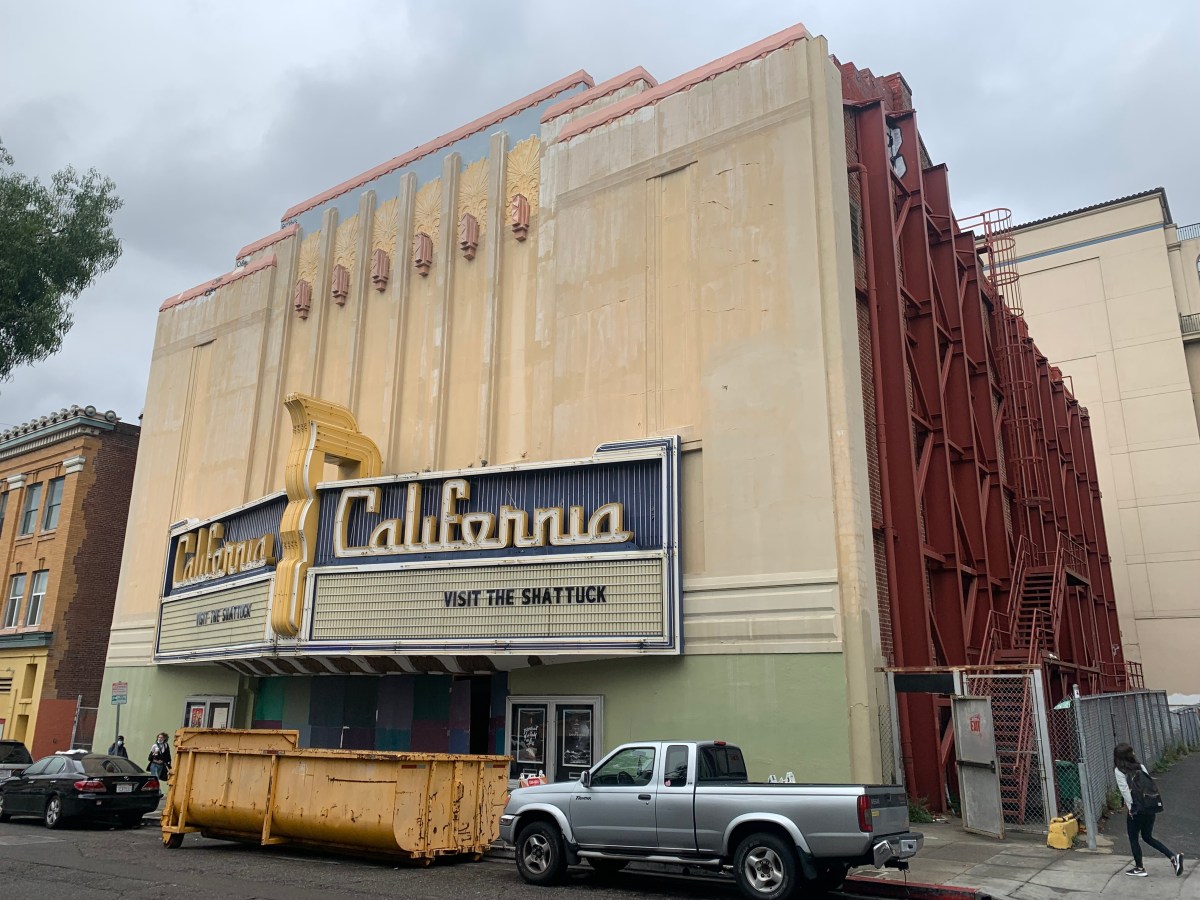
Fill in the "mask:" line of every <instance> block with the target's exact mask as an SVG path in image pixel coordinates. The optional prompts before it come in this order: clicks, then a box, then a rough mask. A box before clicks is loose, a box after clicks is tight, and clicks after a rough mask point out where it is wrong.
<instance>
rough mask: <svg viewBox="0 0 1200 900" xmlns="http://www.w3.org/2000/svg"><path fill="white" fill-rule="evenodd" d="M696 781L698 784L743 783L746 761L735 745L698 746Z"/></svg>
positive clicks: (745, 779) (744, 780)
mask: <svg viewBox="0 0 1200 900" xmlns="http://www.w3.org/2000/svg"><path fill="white" fill-rule="evenodd" d="M699 769H700V771H699V773H698V778H697V780H698V782H699V783H700V784H705V783H708V784H714V783H720V784H738V783H741V784H744V783H745V782H746V781H748V780H749V779H748V778H747V777H746V761H745V760H744V759H743V758H742V751H741V750H740V749H738V748H737V747H728V746H726V747H716V746H707V747H701V748H700V754H699Z"/></svg>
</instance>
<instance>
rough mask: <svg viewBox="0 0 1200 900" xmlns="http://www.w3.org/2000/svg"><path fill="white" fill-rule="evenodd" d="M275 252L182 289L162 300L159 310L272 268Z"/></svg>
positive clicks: (163, 310) (162, 310) (169, 307)
mask: <svg viewBox="0 0 1200 900" xmlns="http://www.w3.org/2000/svg"><path fill="white" fill-rule="evenodd" d="M274 266H275V254H274V253H272V254H271V255H270V256H264V257H263V258H262V259H257V260H255V261H254V262H252V263H250V265H248V266H242V267H241V268H240V269H234V270H233V271H232V272H226V273H225V274H224V275H222V276H221V277H220V278H214V279H213V280H212V281H206V282H204V284H198V285H196V286H195V287H194V288H192V289H191V290H190V291H184V292H183V293H182V294H176V295H175V296H174V297H168V298H167V299H166V300H164V301H163V305H162V306H160V307H159V308H158V311H159V312H165V311H166V310H168V309H172V308H173V307H176V306H180V305H182V304H184V303H187V302H188V301H189V300H195V299H196V298H197V297H203V296H204V295H205V294H207V293H208V292H209V291H215V290H216V289H217V288H223V287H225V285H227V284H233V283H234V282H235V281H240V280H241V279H243V278H245V277H246V276H247V275H253V274H254V273H255V272H261V271H262V270H263V269H270V268H274Z"/></svg>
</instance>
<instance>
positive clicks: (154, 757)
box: [147, 731, 171, 781]
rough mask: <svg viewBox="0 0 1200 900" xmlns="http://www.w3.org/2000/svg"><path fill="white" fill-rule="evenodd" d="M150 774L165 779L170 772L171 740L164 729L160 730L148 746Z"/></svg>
mask: <svg viewBox="0 0 1200 900" xmlns="http://www.w3.org/2000/svg"><path fill="white" fill-rule="evenodd" d="M147 759H148V761H149V763H150V774H151V775H153V776H154V777H155V778H157V779H158V780H159V781H166V780H167V778H168V777H169V776H170V774H171V741H170V739H169V738H168V737H167V733H166V732H165V731H160V732H159V733H158V737H157V738H155V739H154V744H153V746H151V748H150V756H149V757H147Z"/></svg>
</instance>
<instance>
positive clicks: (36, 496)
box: [21, 484, 42, 534]
mask: <svg viewBox="0 0 1200 900" xmlns="http://www.w3.org/2000/svg"><path fill="white" fill-rule="evenodd" d="M41 503H42V486H41V485H40V484H31V485H29V487H27V488H25V505H24V506H22V507H21V534H33V529H34V528H35V527H36V526H37V514H38V507H39V506H41Z"/></svg>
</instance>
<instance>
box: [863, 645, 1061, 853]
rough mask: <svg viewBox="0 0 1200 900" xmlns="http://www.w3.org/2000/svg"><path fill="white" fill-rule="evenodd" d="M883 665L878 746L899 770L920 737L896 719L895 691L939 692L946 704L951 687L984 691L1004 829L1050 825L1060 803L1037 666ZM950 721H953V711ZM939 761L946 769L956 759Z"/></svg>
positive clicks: (956, 691) (974, 693)
mask: <svg viewBox="0 0 1200 900" xmlns="http://www.w3.org/2000/svg"><path fill="white" fill-rule="evenodd" d="M883 671H884V672H885V674H886V676H887V681H888V700H889V706H890V709H889V710H888V716H887V719H888V721H886V722H881V723H880V724H881V728H880V737H881V743H882V747H881V749H882V750H883V753H884V755H885V758H889V757H890V760H891V767H892V768H893V769H894V771H895V772H896V773H897V776H899V777H903V775H904V774H905V769H906V762H908V761H909V757H910V756H911V754H912V753H913V752H914V746H916V745H917V742H916V740H915V739H914V740H912V741H911V742H910V741H907V740H906V736H905V735H904V734H903V732H902V729H901V727H900V721H899V716H898V715H897V712H896V711H897V709H898V705H899V704H898V702H897V694H902V693H929V694H934V695H940V696H941V697H943V698H945V699H944V700H943V701H942V702H944V703H946V704H947V705H949V704H950V702H951V700H950V698H952V697H953V696H956V695H957V696H964V697H986V698H988V700H989V701H990V704H991V711H992V729H993V735H994V738H995V749H996V767H997V769H998V775H999V780H1000V806H1001V809H1002V810H1003V814H1004V827H1005V830H1006V831H1030V832H1034V833H1040V834H1045V833H1046V832H1047V831H1048V830H1049V827H1050V820H1051V819H1053V818H1054V817H1055V816H1057V815H1058V805H1057V796H1056V793H1055V782H1054V754H1053V752H1052V751H1051V744H1050V729H1049V723H1048V716H1047V709H1046V692H1045V687H1044V685H1043V682H1042V671H1041V669H1040V668H1038V667H1037V666H1031V665H1014V666H969V667H968V666H946V667H920V668H910V669H905V668H899V667H898V668H888V669H885V670H883ZM951 712H952V710H951ZM950 721H951V722H952V723H953V716H952V715H951V717H950ZM888 726H890V727H888ZM968 726H969V723H968ZM946 746H947V747H949V744H948V743H947V744H946ZM942 762H944V764H945V765H946V767H947V771H948V767H949V765H950V764H951V763H952V762H953V760H952V759H944V760H942ZM897 780H899V778H898V779H897ZM905 788H906V790H908V792H909V795H910V796H912V797H918V796H919V795H917V794H914V793H913V791H914V786H913V785H911V784H907V783H906V784H905ZM956 788H957V789H961V784H960V785H953V786H951V784H949V783H947V784H946V790H947V791H948V792H953V790H954V789H956ZM951 803H953V798H951Z"/></svg>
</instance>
